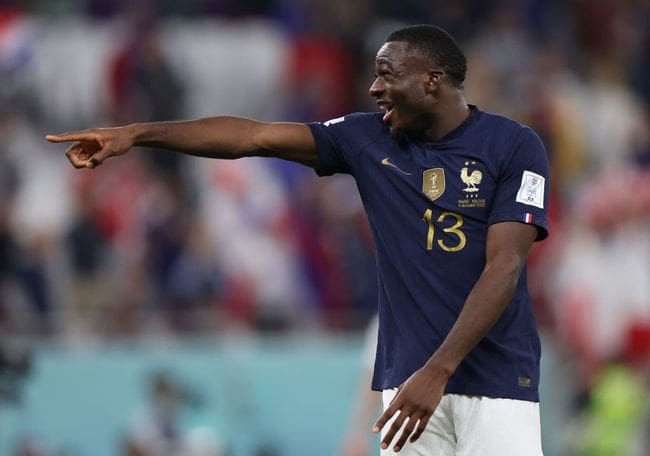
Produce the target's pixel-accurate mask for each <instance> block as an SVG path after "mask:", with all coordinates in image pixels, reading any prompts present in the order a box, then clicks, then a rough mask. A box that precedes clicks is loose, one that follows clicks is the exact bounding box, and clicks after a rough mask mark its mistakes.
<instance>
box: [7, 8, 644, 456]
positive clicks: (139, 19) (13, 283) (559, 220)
mask: <svg viewBox="0 0 650 456" xmlns="http://www.w3.org/2000/svg"><path fill="white" fill-rule="evenodd" d="M649 15H650V7H649V6H648V2H646V1H641V0H638V1H635V0H621V1H614V0H590V1H586V0H569V1H543V0H521V1H514V0H513V1H496V0H489V1H480V0H463V1H460V0H457V1H454V2H444V1H427V2H424V1H417V0H403V1H400V2H390V1H387V0H384V1H370V0H359V1H346V0H327V1H326V0H315V1H307V0H248V1H235V0H185V1H183V2H174V1H171V0H164V1H158V2H155V1H135V0H134V1H130V2H128V1H123V2H120V1H110V0H51V1H46V0H41V1H38V0H33V1H24V2H20V1H13V2H12V1H3V2H0V454H2V455H4V454H7V455H22V456H26V455H32V456H33V455H38V456H42V455H48V456H49V455H99V456H102V455H115V454H128V453H127V450H126V447H127V446H128V443H127V442H128V440H129V439H130V438H146V437H147V435H148V434H147V433H148V432H150V431H151V430H150V429H149V427H148V426H151V423H147V422H146V416H147V415H146V410H148V408H149V407H152V406H153V405H152V404H151V402H152V400H151V397H154V396H152V391H157V392H158V395H157V396H155V397H156V398H157V401H159V402H162V405H161V404H159V403H157V405H156V406H157V407H159V408H163V409H165V407H167V409H165V410H168V411H170V412H169V413H170V414H172V415H173V419H172V420H171V421H170V424H169V426H168V429H165V432H167V436H168V437H169V438H170V439H175V438H178V439H179V440H180V439H184V440H185V441H186V442H190V443H189V446H188V449H187V450H186V451H187V452H186V453H183V454H188V455H189V454H192V455H198V454H205V455H221V454H230V455H305V454H309V455H333V454H340V451H341V450H340V449H341V447H342V442H343V440H344V438H345V436H346V433H347V431H348V429H349V418H350V416H351V415H350V414H351V410H352V407H353V405H352V404H353V403H354V401H355V394H356V393H357V383H358V381H359V378H360V376H361V375H362V374H361V372H362V366H363V363H364V361H363V359H362V358H363V355H362V352H363V331H364V328H365V326H366V325H367V323H368V321H369V320H370V318H371V316H372V314H373V306H374V305H375V303H374V294H375V287H376V281H375V272H374V263H373V261H374V260H373V258H372V246H371V240H370V236H369V231H368V229H367V226H366V221H365V216H364V214H363V211H362V208H361V206H360V203H359V200H358V198H357V196H356V192H355V189H354V185H353V183H352V182H351V180H350V179H348V178H346V177H334V178H327V179H318V178H316V176H315V175H314V174H313V172H311V171H309V170H307V169H303V168H301V167H299V166H297V165H292V164H287V163H282V162H280V161H276V160H260V159H245V160H240V161H236V162H218V161H209V160H205V159H197V158H191V159H186V158H184V157H180V156H177V155H174V154H171V153H164V152H162V153H150V152H147V151H142V150H138V151H135V152H134V153H132V154H130V155H129V156H127V157H124V158H122V159H119V160H113V161H110V162H108V163H106V164H105V165H104V166H102V167H101V168H100V169H98V170H96V171H82V172H79V171H75V170H74V169H72V168H71V167H70V166H69V165H68V164H67V160H65V158H64V157H63V155H62V152H63V148H62V147H58V146H54V145H49V144H46V143H45V142H44V140H43V136H44V134H45V133H55V132H62V131H67V130H73V129H81V128H86V127H90V126H97V125H102V126H109V125H116V124H122V123H129V122H134V121H144V120H169V119H180V118H190V117H199V116H207V115H215V114H231V115H242V116H249V117H253V118H258V119H262V120H296V121H312V120H327V119H329V118H333V117H338V116H339V115H341V114H343V113H346V112H352V111H357V110H374V109H375V106H374V104H373V102H372V100H371V99H370V98H369V97H368V96H367V88H368V87H369V85H370V83H371V81H372V74H373V68H372V62H373V58H374V54H375V52H376V50H377V49H378V47H379V46H380V45H381V43H382V41H383V39H384V38H385V37H386V36H387V34H388V33H389V32H390V31H391V30H392V29H394V28H395V27H397V26H399V25H403V24H408V23H422V22H431V23H436V24H440V25H442V26H443V27H445V28H446V29H447V30H449V31H450V32H451V33H452V34H453V35H454V36H455V37H457V38H458V40H459V41H460V43H461V45H462V46H463V48H464V49H465V51H466V53H467V56H468V59H469V73H468V80H467V83H466V93H467V99H468V101H470V102H471V103H474V104H477V105H478V106H479V107H481V108H482V109H484V110H488V111H493V112H497V113H500V114H504V115H507V116H511V117H513V118H515V119H517V120H520V121H521V122H523V123H526V124H529V125H531V126H532V127H533V128H535V129H536V131H537V132H538V133H539V134H540V136H541V137H542V138H543V141H544V142H545V144H546V147H547V150H548V152H549V157H550V161H551V166H552V176H553V201H552V205H551V208H550V216H551V224H552V225H551V226H552V232H551V236H550V238H549V239H548V240H547V241H545V242H544V243H542V244H540V245H538V246H536V247H535V250H534V251H533V253H532V255H531V261H530V268H529V277H530V280H529V282H530V284H531V291H532V294H533V296H534V301H535V311H536V315H537V318H538V321H539V324H540V328H541V331H542V336H543V339H544V341H543V342H544V356H543V378H542V400H543V402H542V420H543V433H544V445H545V454H546V455H547V456H569V455H585V456H586V455H589V456H600V455H603V456H605V455H612V456H643V455H648V454H650V437H649V436H650V418H649V415H650V413H649V410H650V399H648V397H649V394H648V391H649V387H648V385H649V379H650V375H649V371H650V148H649V133H648V131H649V129H648V125H649V120H650V116H649V111H648V95H649V87H648V82H649V80H650V78H648V71H649V68H648V55H649V40H648V36H649V33H650V32H649V30H650V28H649V27H648V18H649ZM170 398H171V399H170ZM153 402H154V403H156V401H153ZM174 402H175V404H176V408H174V405H170V404H171V403H174ZM165 404H166V405H165ZM171 410H173V411H171ZM190 447H192V448H194V449H190ZM152 451H155V450H154V449H152ZM200 451H203V453H201V452H200ZM158 454H162V453H158ZM373 454H374V453H373Z"/></svg>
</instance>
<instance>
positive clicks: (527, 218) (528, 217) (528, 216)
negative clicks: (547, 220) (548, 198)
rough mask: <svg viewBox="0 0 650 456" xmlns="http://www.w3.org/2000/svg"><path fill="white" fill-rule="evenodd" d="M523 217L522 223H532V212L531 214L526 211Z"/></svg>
mask: <svg viewBox="0 0 650 456" xmlns="http://www.w3.org/2000/svg"><path fill="white" fill-rule="evenodd" d="M523 218H524V223H533V214H531V213H530V212H526V213H525V214H524V217H523Z"/></svg>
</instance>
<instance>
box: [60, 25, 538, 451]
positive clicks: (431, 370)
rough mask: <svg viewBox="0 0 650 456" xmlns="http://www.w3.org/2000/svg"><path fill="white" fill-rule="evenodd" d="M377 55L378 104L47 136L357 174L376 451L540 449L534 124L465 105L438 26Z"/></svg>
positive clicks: (78, 149) (457, 60) (86, 163)
mask: <svg viewBox="0 0 650 456" xmlns="http://www.w3.org/2000/svg"><path fill="white" fill-rule="evenodd" d="M375 68H376V79H375V81H374V83H373V84H372V86H371V87H370V95H371V96H372V97H374V98H375V99H376V100H377V104H378V105H379V106H380V107H381V108H382V109H383V110H385V113H381V112H379V113H357V114H350V115H346V116H344V117H340V118H338V119H334V120H330V121H328V122H325V123H311V124H297V123H264V122H257V121H254V120H249V119H243V118H235V117H211V118H203V119H198V120H190V121H181V122H164V123H148V124H134V125H129V126H124V127H118V128H102V129H90V130H84V131H79V132H73V133H66V134H62V135H50V136H47V139H48V140H49V141H52V142H65V141H72V142H73V144H72V145H71V146H70V147H69V148H68V150H67V151H66V156H67V157H68V159H69V160H70V161H71V162H72V165H74V166H75V167H77V168H95V167H97V166H99V165H100V164H102V163H103V162H104V161H105V160H106V159H107V158H109V157H113V156H118V155H122V154H125V153H126V152H128V151H129V149H131V147H132V146H152V147H159V148H167V149H171V150H175V151H179V152H182V153H185V154H191V155H197V156H203V157H211V158H222V159H234V158H239V157H247V156H268V157H278V158H282V159H286V160H293V161H296V162H299V163H302V164H304V165H307V166H310V167H313V168H314V169H315V170H316V172H317V173H318V174H319V175H330V174H333V173H349V174H351V175H352V176H354V178H355V180H356V183H357V187H358V190H359V193H360V195H361V198H362V200H363V204H364V207H365V210H366V213H367V215H368V219H369V222H370V225H371V228H372V233H373V237H374V242H375V245H376V250H377V268H378V274H379V309H378V311H379V337H378V346H377V355H376V361H375V370H374V378H373V382H372V387H373V389H376V390H382V391H383V396H384V403H385V408H384V413H383V414H382V415H381V417H380V418H379V420H378V421H377V422H376V424H375V426H374V428H373V430H374V431H375V432H380V431H381V432H382V441H381V447H382V452H383V453H389V452H390V453H392V452H393V451H395V452H397V451H400V450H402V449H403V453H402V454H408V455H416V454H417V455H424V454H426V455H455V456H479V455H490V456H504V455H526V456H537V455H541V454H542V450H541V437H540V424H539V403H538V400H539V399H538V383H539V358H540V341H539V337H538V334H537V329H536V325H535V321H534V317H533V313H532V309H531V303H530V297H529V294H528V291H527V285H526V273H525V263H526V257H527V255H528V251H529V249H530V247H531V244H532V243H533V242H534V241H539V240H542V239H544V238H545V237H546V236H547V221H546V206H547V201H548V165H547V159H546V153H545V151H544V147H543V145H542V143H541V142H540V140H539V138H538V137H537V135H536V134H535V133H534V132H533V131H532V130H531V129H530V128H527V127H525V126H522V125H520V124H518V123H516V122H514V121H512V120H509V119H506V118H504V117H500V116H497V115H494V114H490V113H487V112H482V111H481V110H479V108H477V107H476V106H473V105H469V104H467V102H466V101H465V97H464V93H463V81H464V79H465V71H466V59H465V56H464V55H463V52H462V51H461V49H460V47H459V46H458V44H457V43H456V41H455V40H454V39H453V38H452V37H451V36H450V35H449V34H447V33H446V32H445V31H444V30H442V29H440V28H438V27H435V26H430V25H417V26H410V27H406V28H403V29H399V30H397V31H395V32H394V33H392V34H391V35H390V36H389V37H388V39H387V41H386V42H385V44H384V45H383V46H382V47H381V48H380V49H379V52H378V53H377V57H376V61H375Z"/></svg>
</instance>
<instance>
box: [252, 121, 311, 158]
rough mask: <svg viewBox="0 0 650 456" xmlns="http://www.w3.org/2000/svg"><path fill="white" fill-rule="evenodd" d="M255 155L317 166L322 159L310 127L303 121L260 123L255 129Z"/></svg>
mask: <svg viewBox="0 0 650 456" xmlns="http://www.w3.org/2000/svg"><path fill="white" fill-rule="evenodd" d="M253 142H254V143H255V149H256V150H255V155H259V156H264V157H276V158H281V159H283V160H290V161H294V162H298V163H302V164H303V165H306V166H310V167H312V168H317V167H319V165H320V159H319V156H318V152H317V150H316V142H315V141H314V136H313V134H312V132H311V130H310V128H309V127H308V126H307V125H305V124H302V123H291V122H273V123H264V122H260V123H258V124H257V125H256V126H255V128H254V129H253Z"/></svg>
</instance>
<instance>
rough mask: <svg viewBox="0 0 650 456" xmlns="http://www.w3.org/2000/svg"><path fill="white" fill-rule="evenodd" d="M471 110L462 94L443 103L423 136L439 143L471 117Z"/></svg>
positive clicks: (432, 117) (433, 115)
mask: <svg viewBox="0 0 650 456" xmlns="http://www.w3.org/2000/svg"><path fill="white" fill-rule="evenodd" d="M469 114H470V108H469V106H468V105H467V102H466V101H465V97H464V96H463V94H462V93H459V95H458V97H454V98H453V99H450V100H449V101H447V102H441V103H440V104H439V105H438V109H437V110H436V112H435V113H433V114H432V116H431V122H430V125H429V128H427V129H426V130H425V131H424V134H423V136H424V137H425V138H426V140H428V141H439V140H441V139H442V138H444V137H445V136H447V135H448V134H449V133H451V132H452V131H454V130H455V129H456V128H458V127H459V126H461V125H462V123H463V122H465V120H467V118H468V117H469Z"/></svg>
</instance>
